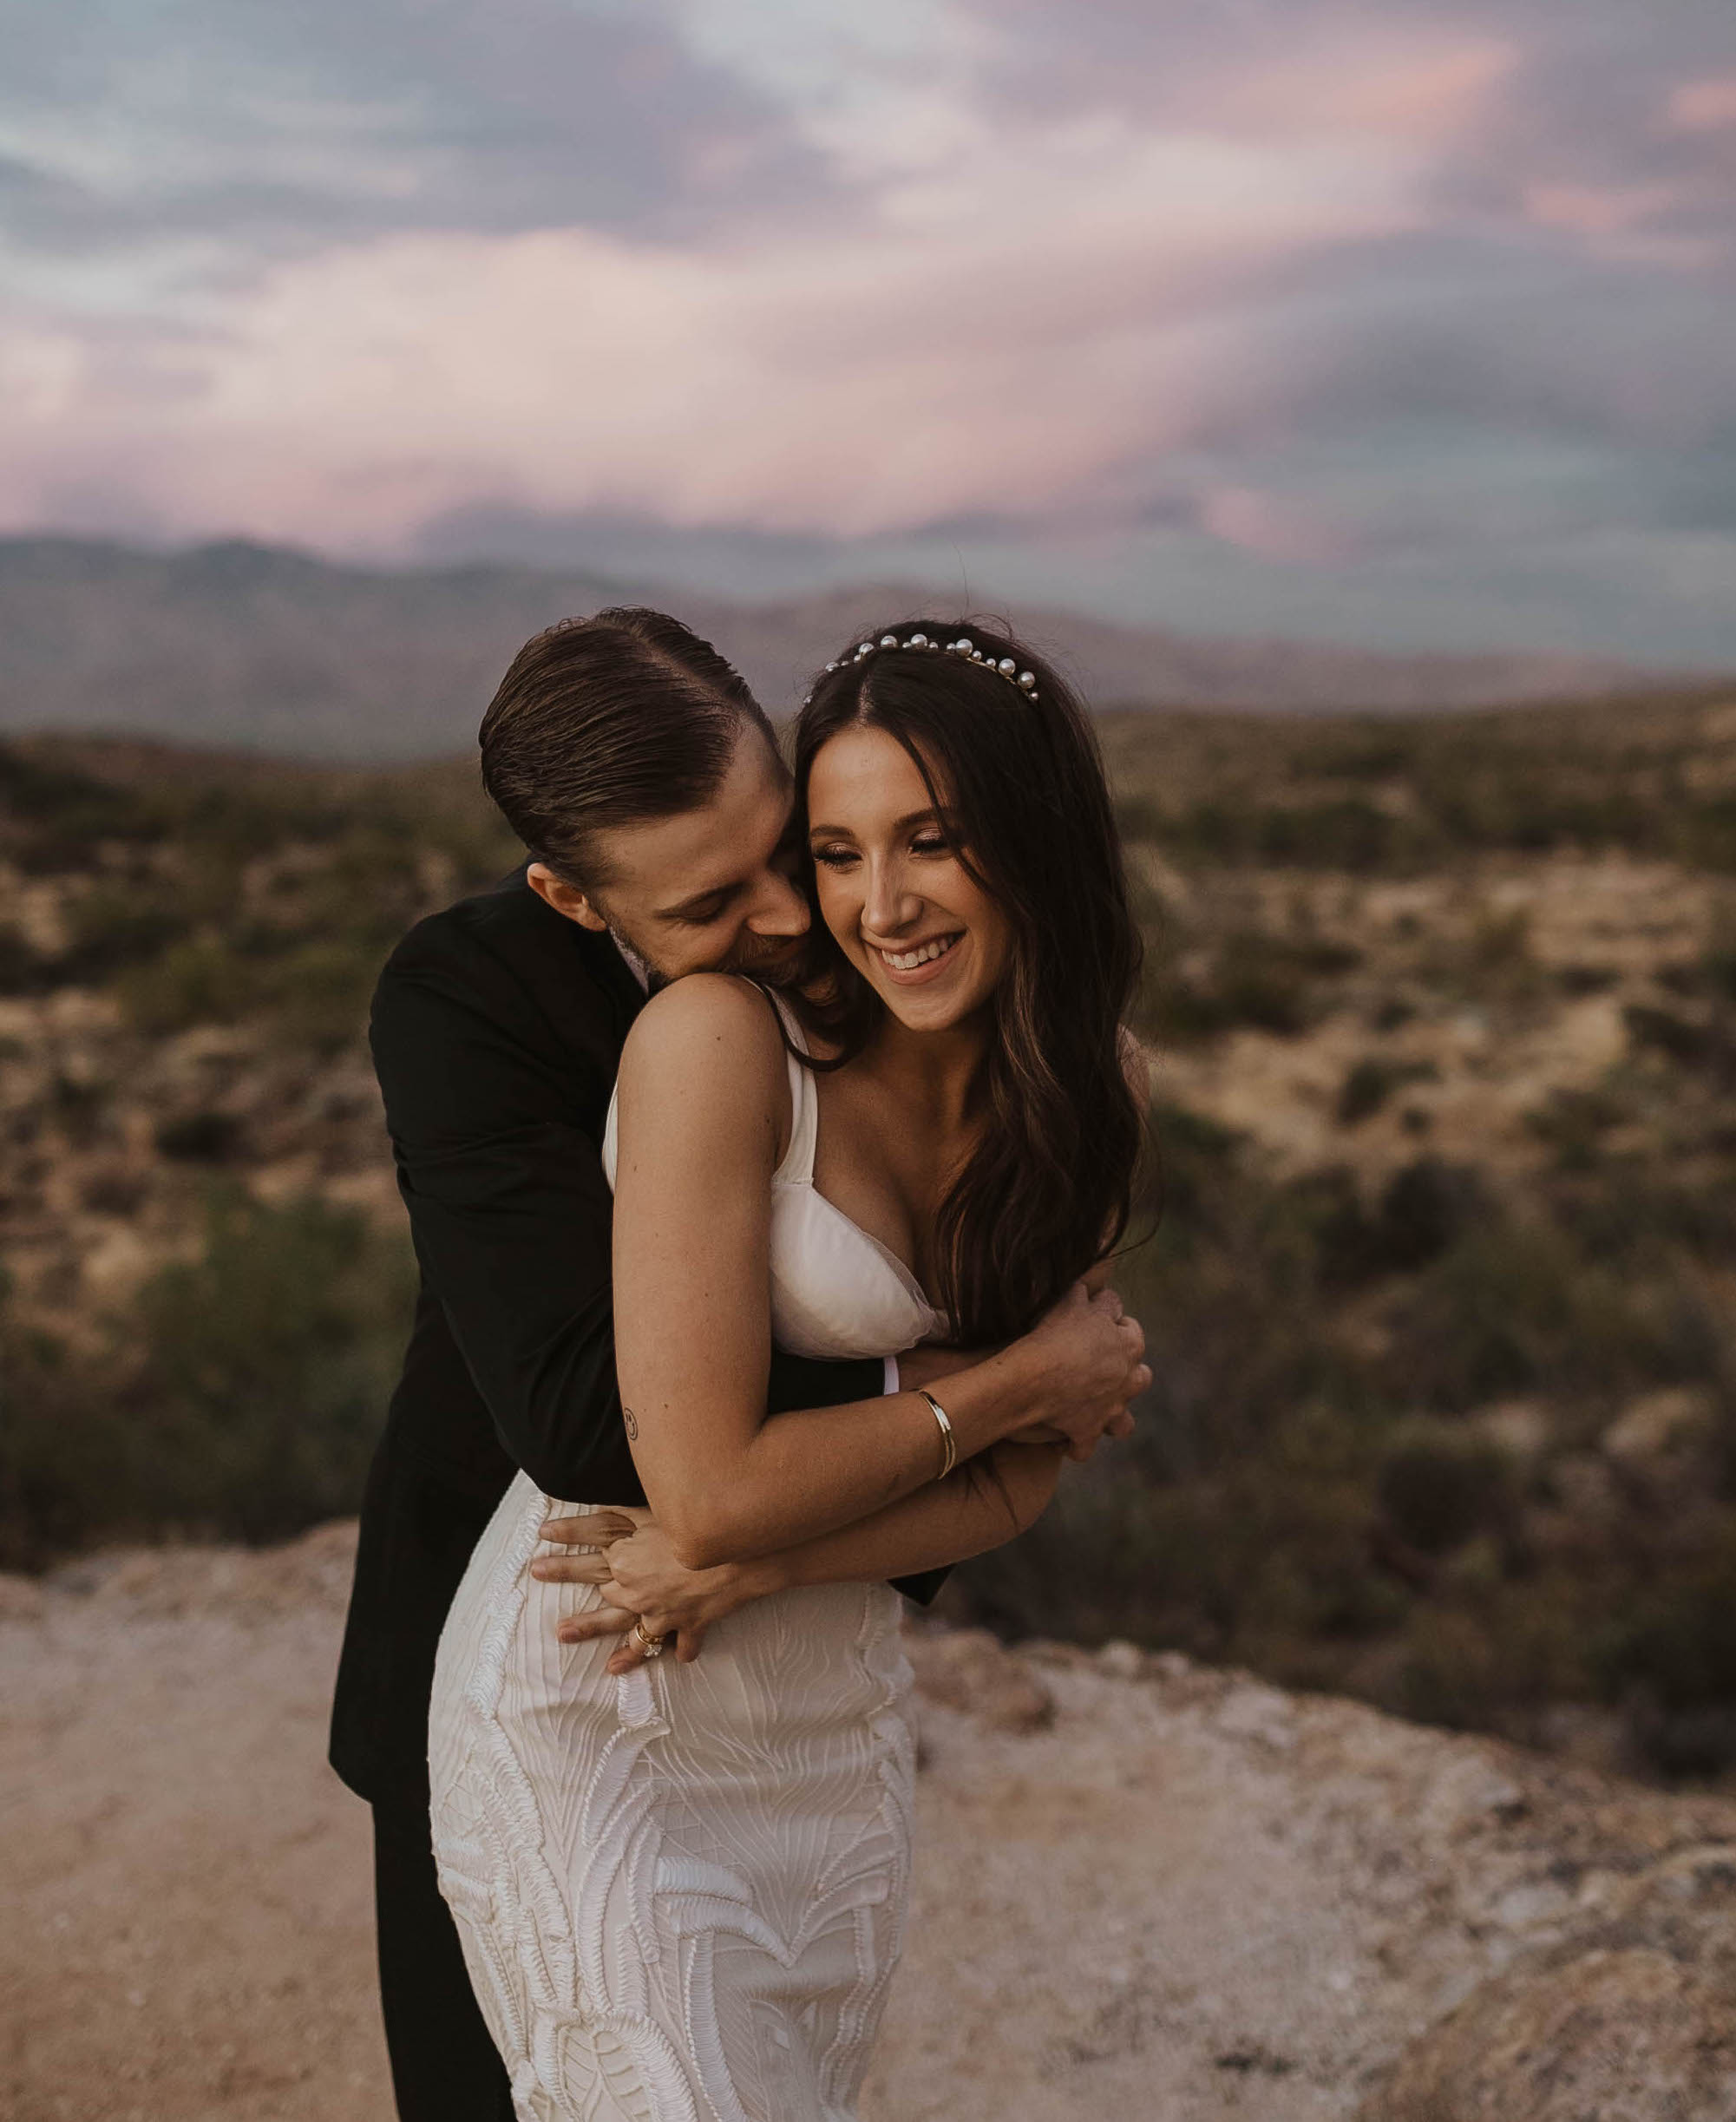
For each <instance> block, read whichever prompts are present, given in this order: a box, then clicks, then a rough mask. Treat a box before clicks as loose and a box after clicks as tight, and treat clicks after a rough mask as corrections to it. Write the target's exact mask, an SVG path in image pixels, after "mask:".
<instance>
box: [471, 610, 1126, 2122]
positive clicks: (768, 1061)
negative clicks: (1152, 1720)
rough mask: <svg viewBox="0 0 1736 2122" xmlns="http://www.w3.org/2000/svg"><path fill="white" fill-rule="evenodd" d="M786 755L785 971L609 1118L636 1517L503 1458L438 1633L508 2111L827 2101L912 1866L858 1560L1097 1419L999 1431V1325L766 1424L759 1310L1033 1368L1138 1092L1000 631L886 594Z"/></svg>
mask: <svg viewBox="0 0 1736 2122" xmlns="http://www.w3.org/2000/svg"><path fill="white" fill-rule="evenodd" d="M796 787H797V802H798V807H799V811H800V815H801V819H802V826H803V828H804V830H805V834H806V843H805V855H806V858H807V866H808V869H809V880H810V887H811V891H812V894H813V896H814V899H815V901H816V906H817V910H818V913H819V914H820V916H821V923H820V924H819V925H816V933H815V939H814V949H813V951H812V953H810V963H809V966H808V968H807V972H806V974H805V976H804V977H803V978H802V980H801V981H800V982H799V984H797V985H796V986H795V987H793V988H792V989H791V991H790V992H789V993H787V994H772V993H769V992H767V991H765V990H763V989H760V988H757V987H756V986H753V985H751V984H750V983H749V982H748V981H746V980H744V979H737V978H735V977H732V976H729V975H724V974H698V975H694V976H691V977H690V978H688V979H684V980H681V981H678V982H677V983H676V984H675V985H674V986H671V987H668V988H666V989H665V990H664V991H663V992H661V993H659V994H658V995H656V996H654V997H653V998H652V1001H651V1002H650V1003H649V1004H648V1005H646V1007H645V1010H644V1011H643V1012H642V1013H641V1014H640V1016H639V1019H638V1021H637V1023H636V1024H635V1025H634V1027H633V1029H632V1033H631V1034H630V1036H629V1038H628V1039H627V1043H626V1051H625V1054H624V1056H623V1059H622V1063H621V1070H620V1076H619V1083H618V1085H617V1089H616V1094H615V1102H614V1104H613V1106H612V1107H611V1110H610V1117H609V1130H608V1135H607V1137H606V1142H605V1146H604V1161H605V1167H606V1169H607V1170H608V1172H609V1175H610V1177H611V1180H612V1182H613V1185H614V1187H615V1193H616V1201H615V1227H614V1287H615V1332H616V1353H617V1364H618V1368H619V1379H620V1387H621V1397H622V1400H623V1403H624V1404H625V1405H626V1409H627V1413H626V1422H627V1425H628V1430H629V1434H630V1438H631V1441H632V1451H633V1457H634V1460H635V1463H636V1464H637V1467H638V1469H639V1473H640V1475H641V1477H642V1479H643V1483H644V1487H645V1494H646V1496H647V1497H649V1498H650V1501H651V1505H652V1512H651V1515H650V1518H649V1519H647V1517H646V1515H645V1513H635V1512H619V1513H610V1512H605V1511H601V1510H599V1506H601V1505H604V1504H606V1501H607V1499H606V1498H593V1499H588V1500H587V1502H586V1503H584V1504H580V1503H568V1502H556V1501H555V1500H554V1499H551V1498H547V1497H544V1496H542V1495H541V1494H540V1492H539V1491H537V1490H535V1488H534V1485H533V1484H532V1483H530V1482H529V1480H528V1479H527V1477H524V1476H522V1475H521V1476H520V1477H519V1478H518V1480H517V1481H516V1482H515V1483H514V1484H513V1486H512V1488H511V1489H510V1490H508V1494H507V1496H506V1497H505V1499H504V1500H503V1502H502V1503H501V1507H500V1509H499V1510H498V1511H497V1512H496V1514H495V1519H494V1520H493V1522H492V1523H491V1524H490V1526H489V1528H488V1531H487V1532H486V1533H485V1535H484V1536H483V1538H482V1540H481V1542H480V1543H479V1545H478V1547H477V1549H476V1552H475V1555H474V1557H473V1559H472V1562H471V1564H470V1568H469V1570H468V1575H466V1577H465V1580H464V1583H463V1585H462V1588H461V1589H460V1591H459V1594H458V1596H457V1599H456V1601H455V1604H454V1606H453V1608H452V1612H451V1616H450V1618H449V1621H448V1623H447V1627H446V1631H445V1634H444V1635H443V1637H442V1642H441V1649H440V1659H439V1664H438V1667H437V1669H436V1678H435V1690H434V1701H433V1710H432V1717H431V1722H430V1766H431V1771H432V1783H433V1825H434V1840H435V1849H436V1856H437V1858H438V1860H439V1864H440V1870H441V1883H442V1891H443V1892H444V1894H445V1896H446V1898H447V1900H448V1901H449V1903H450V1904H451V1907H452V1909H453V1912H454V1914H455V1917H456V1919H457V1922H458V1927H459V1931H460V1934H461V1936H462V1940H463V1942H464V1949H465V1955H466V1960H467V1963H468V1967H469V1969H470V1973H471V1976H472V1980H473V1981H474V1982H475V1988H476V1990H477V1994H478V1996H479V1999H480V2001H481V2006H482V2009H483V2011H484V2014H485V2015H486V2016H487V2018H488V2022H489V2026H490V2028H491V2030H492V2032H493V2034H494V2035H495V2040H496V2042H497V2043H498V2045H499V2047H500V2048H501V2053H502V2055H503V2057H504V2058H505V2060H506V2062H507V2066H508V2070H509V2072H510V2073H511V2076H512V2085H513V2093H514V2101H515V2103H516V2106H517V2108H518V2112H519V2113H520V2114H521V2116H522V2117H524V2118H526V2122H532V2119H534V2122H849V2118H851V2117H852V2116H853V2115H854V2114H855V2099H856V2095H857V2091H858V2088H859V2086H860V2084H861V2078H862V2074H863V2073H864V2071H865V2069H866V2066H867V2064H868V2057H869V2053H870V2050H871V2047H872V2044H873V2040H874V2037H875V2030H876V2027H877V2025H878V2022H879V2019H880V2015H881V2009H882V2007H883V2005H884V2002H885V1998H886V1992H887V1986H888V1981H889V1980H890V1978H891V1975H892V1973H893V1970H894V1966H895V1964H896V1962H897V1959H898V1955H899V1950H900V1947H901V1941H902V1933H903V1926H904V1917H905V1909H906V1903H907V1888H908V1865H909V1848H910V1813H911V1795H912V1776H913V1750H912V1745H911V1738H910V1731H909V1726H908V1724H907V1717H906V1711H905V1693H906V1689H907V1683H908V1671H907V1666H906V1664H905V1661H904V1659H903V1656H902V1654H901V1650H900V1647H899V1600H898V1597H897V1595H896V1594H895V1593H894V1591H893V1590H892V1589H891V1588H890V1586H889V1585H888V1583H887V1582H886V1579H887V1578H888V1577H889V1576H905V1575H914V1574H915V1573H918V1572H920V1571H924V1570H928V1569H934V1568H937V1567H940V1566H943V1565H945V1564H947V1563H950V1562H957V1561H960V1560H961V1559H963V1558H964V1557H966V1556H968V1555H973V1554H977V1553H979V1552H981V1551H982V1550H984V1549H987V1548H990V1547H993V1546H996V1545H998V1544H999V1543H1000V1542H1003V1541H1005V1540H1006V1539H1008V1538H1010V1537H1012V1536H1013V1535H1014V1534H1015V1533H1017V1532H1019V1531H1020V1530H1022V1529H1024V1528H1025V1527H1026V1526H1028V1525H1029V1524H1030V1523H1032V1522H1033V1521H1034V1519H1035V1518H1036V1517H1037V1516H1038V1514H1039V1513H1040V1512H1041V1511H1042V1510H1043V1509H1044V1508H1045V1505H1046V1504H1047V1503H1048V1501H1049V1498H1050V1497H1051V1494H1052V1493H1053V1490H1054V1487H1055V1483H1056V1481H1057V1479H1058V1476H1059V1472H1060V1467H1061V1463H1062V1461H1063V1459H1064V1458H1065V1457H1066V1456H1067V1454H1068V1451H1070V1450H1071V1451H1072V1452H1073V1453H1074V1455H1075V1456H1087V1455H1088V1452H1089V1449H1090V1443H1089V1441H1087V1442H1085V1443H1084V1444H1080V1443H1078V1442H1075V1443H1072V1444H1069V1442H1068V1441H1067V1440H1066V1439H1065V1438H1058V1437H1057V1433H1056V1432H1055V1431H1047V1430H1042V1429H1040V1428H1036V1427H1032V1426H1027V1427H1026V1428H1025V1429H1024V1430H1022V1431H1012V1430H1010V1429H1009V1427H1008V1422H1007V1418H1006V1413H1005V1411H1004V1410H1005V1407H1006V1398H1007V1396H1006V1366H1007V1365H1009V1363H1010V1362H1011V1361H1012V1353H1011V1352H1008V1353H1006V1354H990V1355H987V1356H986V1357H970V1356H964V1355H961V1356H960V1359H959V1363H960V1367H959V1369H958V1370H957V1371H956V1372H954V1373H953V1375H951V1376H950V1377H947V1378H946V1379H942V1380H936V1381H935V1382H936V1383H938V1384H939V1385H940V1392H936V1393H926V1392H925V1393H921V1394H920V1395H919V1394H912V1395H910V1396H908V1397H909V1398H910V1402H911V1406H912V1410H913V1415H912V1419H913V1423H915V1422H920V1424H923V1425H925V1426H924V1429H923V1430H922V1431H921V1432H920V1435H921V1436H926V1438H927V1442H926V1444H924V1443H921V1442H920V1438H919V1436H918V1434H917V1433H916V1432H914V1431H913V1432H912V1433H911V1434H908V1435H895V1434H894V1433H893V1432H892V1431H890V1430H888V1431H886V1432H885V1433H883V1434H881V1435H877V1436H876V1437H875V1438H872V1439H868V1440H864V1439H863V1438H861V1436H859V1435H858V1436H852V1435H849V1434H846V1433H842V1431H837V1433H832V1431H828V1429H827V1422H828V1418H827V1417H826V1416H825V1415H824V1414H823V1413H821V1414H816V1415H814V1416H811V1417H802V1416H798V1417H789V1418H779V1419H777V1420H775V1421H766V1420H765V1419H764V1418H763V1414H761V1413H760V1412H759V1411H761V1410H763V1406H764V1403H765V1378H766V1369H767V1364H768V1360H769V1355H770V1345H771V1341H772V1338H773V1337H774V1336H775V1337H776V1341H777V1343H778V1345H779V1346H782V1347H783V1348H786V1349H788V1350H789V1351H791V1352H795V1353H798V1354H806V1355H811V1356H822V1357H843V1356H863V1355H887V1356H892V1355H896V1354H898V1353H899V1352H902V1351H905V1350H907V1349H910V1348H912V1347H914V1346H915V1345H916V1344H918V1343H919V1342H927V1343H934V1342H951V1343H955V1344H957V1345H958V1346H960V1347H961V1348H969V1349H979V1350H980V1349H985V1348H987V1349H999V1347H1001V1346H1002V1345H1003V1344H1006V1343H1009V1342H1014V1341H1017V1342H1018V1343H1019V1351H1020V1352H1022V1353H1021V1358H1020V1359H1021V1360H1023V1361H1025V1362H1026V1363H1027V1364H1032V1365H1033V1366H1034V1368H1033V1370H1032V1375H1033V1377H1040V1372H1041V1366H1042V1351H1043V1346H1044V1335H1045V1330H1051V1331H1052V1322H1054V1321H1055V1320H1058V1319H1059V1318H1062V1317H1064V1316H1065V1313H1066V1311H1067V1308H1068V1307H1071V1306H1077V1305H1081V1304H1084V1303H1085V1302H1086V1301H1087V1296H1086V1294H1085V1291H1084V1288H1082V1287H1080V1285H1082V1284H1088V1285H1090V1286H1091V1287H1097V1286H1100V1285H1101V1282H1102V1280H1103V1279H1104V1274H1105V1273H1106V1260H1107V1255H1108V1254H1109V1253H1110V1250H1111V1248H1113V1247H1114V1245H1115V1244H1116V1243H1117V1241H1118V1239H1119V1237H1120V1235H1121V1234H1122V1230H1123V1226H1124V1223H1125V1221H1126V1216H1127V1208H1128V1198H1129V1192H1130V1182H1131V1177H1132V1171H1133V1165H1134V1162H1135V1157H1136V1155H1137V1149H1138V1144H1139V1139H1140V1122H1141V1111H1140V1108H1141V1102H1142V1099H1141V1092H1140V1090H1139V1088H1138V1086H1137V1081H1130V1074H1131V1075H1133V1076H1135V1077H1137V1062H1136V1064H1134V1066H1133V1067H1132V1068H1131V1069H1130V1060H1129V1057H1130V1054H1131V1055H1136V1056H1137V1050H1136V1049H1133V1048H1132V1047H1131V1045H1130V1041H1129V1040H1128V1039H1127V1038H1126V1035H1125V1034H1124V1033H1123V1030H1122V1022H1121V1020H1122V1017H1123V1012H1124V1011H1125V1008H1126V1005H1127V1002H1128V999H1129V996H1130V989H1131V985H1132V981H1133V978H1134V973H1135V971H1136V967H1137V936H1136V932H1135V930H1134V928H1133V925H1132V922H1131V920H1130V914H1129V912H1128V907H1127V900H1126V894H1125V889H1124V886H1123V877H1122V871H1121V864H1120V855H1119V850H1118V847H1117V842H1116V837H1115V832H1114V827H1113V823H1112V819H1111V814H1110V804H1109V800H1108V796H1107V793H1106V790H1105V788H1104V777H1103V771H1102V766H1101V763H1100V760H1099V757H1098V755H1097V748H1096V744H1095V741H1094V738H1093V737H1092V734H1091V727H1090V724H1089V722H1088V720H1087V718H1086V717H1085V715H1084V711H1083V710H1082V708H1081V707H1080V705H1079V704H1078V701H1077V700H1076V699H1075V698H1073V696H1072V695H1071V692H1070V691H1069V690H1068V689H1067V687H1066V686H1065V684H1064V683H1063V681H1062V680H1061V679H1060V678H1058V676H1057V675H1056V674H1055V672H1054V671H1052V670H1051V669H1049V668H1048V667H1047V666H1046V665H1045V664H1044V663H1042V662H1041V661H1040V660H1038V658H1035V657H1033V656H1032V655H1030V654H1029V653H1028V652H1025V651H1023V650H1021V649H1020V648H1019V646H1018V645H1017V644H1016V643H1014V642H1012V641H1011V640H1010V639H1006V638H1005V637H1004V636H1001V635H999V634H997V633H993V632H990V631H988V630H985V629H983V628H980V627H978V628H976V629H973V630H972V631H971V632H969V633H968V634H966V632H965V630H964V629H962V628H953V629H950V630H948V631H947V632H945V633H944V634H941V635H939V636H935V635H933V634H932V633H931V632H930V630H929V629H927V627H924V626H921V625H909V624H907V625H898V626H895V627H893V628H891V629H888V630H887V631H885V632H881V633H880V634H878V635H875V636H870V637H868V638H866V639H864V640H863V641H861V643H860V644H853V645H852V646H851V648H850V649H849V650H848V651H847V652H846V653H845V654H844V656H843V657H842V658H840V659H839V660H838V661H836V662H835V663H832V664H829V665H827V667H826V670H825V671H824V672H822V675H821V677H820V678H819V680H818V682H817V684H816V687H815V690H814V691H813V693H812V695H811V696H810V698H809V701H808V702H807V704H806V705H805V707H804V709H803V711H802V716H801V718H800V721H799V723H798V724H797V737H796ZM1045 1322H1049V1326H1048V1327H1047V1328H1046V1329H1045ZM1020 1337H1023V1338H1022V1339H1021V1338H1020ZM1134 1354H1135V1358H1136V1359H1137V1349H1136V1350H1135V1352H1134ZM1031 1405H1032V1406H1033V1407H1034V1406H1035V1405H1038V1401H1037V1400H1036V1399H1033V1400H1032V1403H1031ZM832 1427H833V1431H836V1424H835V1421H834V1422H833V1425H832ZM581 1512H582V1513H583V1514H584V1515H579V1514H580V1513H581ZM551 1519H552V1520H553V1521H554V1522H552V1523H548V1524H547V1526H546V1525H545V1521H549V1520H551ZM575 1520H576V1522H575ZM545 1530H546V1531H547V1533H548V1534H550V1535H551V1536H554V1537H557V1538H559V1539H560V1540H562V1541H564V1542H573V1543H577V1544H580V1545H582V1546H584V1547H585V1548H586V1549H590V1550H593V1551H592V1552H589V1553H587V1554H586V1555H583V1556H581V1557H579V1558H571V1557H569V1558H548V1557H547V1556H545V1557H544V1558H542V1559H538V1542H539V1539H540V1537H541V1536H543V1535H544V1533H545ZM575 1560H576V1561H577V1562H579V1564H580V1569H578V1570H577V1571H575V1569H573V1562H574V1561H575ZM575 1574H582V1575H584V1576H586V1578H588V1579H589V1583H588V1585H586V1584H581V1585H580V1586H579V1588H576V1589H574V1588H573V1585H572V1578H573V1575H575ZM563 1578H564V1579H565V1580H566V1581H565V1582H560V1581H559V1580H560V1579H563ZM557 1626H558V1634H557ZM671 1636H673V1637H674V1638H675V1645H676V1654H675V1656H674V1657H673V1658H671V1659H667V1660H665V1659H664V1658H663V1657H662V1655H661V1654H662V1653H663V1651H664V1648H665V1642H666V1641H667V1640H668V1639H669V1638H670V1637H671ZM702 1639H703V1641H704V1651H703V1655H697V1654H698V1652H699V1649H700V1644H701V1641H702Z"/></svg>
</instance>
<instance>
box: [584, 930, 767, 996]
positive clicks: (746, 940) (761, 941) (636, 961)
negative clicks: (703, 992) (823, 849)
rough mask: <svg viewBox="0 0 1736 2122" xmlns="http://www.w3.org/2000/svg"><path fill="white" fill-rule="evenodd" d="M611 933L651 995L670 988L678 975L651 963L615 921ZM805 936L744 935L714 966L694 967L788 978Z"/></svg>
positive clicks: (628, 964)
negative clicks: (615, 924) (661, 988)
mask: <svg viewBox="0 0 1736 2122" xmlns="http://www.w3.org/2000/svg"><path fill="white" fill-rule="evenodd" d="M609 936H610V939H611V940H612V941H613V944H614V946H615V948H616V949H617V950H618V951H619V953H620V954H621V956H622V958H623V959H625V960H626V966H627V970H628V971H629V972H630V973H632V976H633V978H634V979H636V980H637V981H638V982H639V986H641V987H643V988H644V990H645V992H646V994H648V995H654V994H655V993H656V992H658V989H659V988H660V987H667V986H668V985H669V983H670V981H671V979H674V978H675V977H676V976H675V975H674V974H672V973H665V972H664V971H663V970H662V968H661V967H660V966H657V965H655V964H653V963H652V960H651V959H649V958H648V957H647V956H646V955H645V953H644V952H643V951H642V950H640V949H639V946H638V945H637V944H636V943H634V942H633V941H632V939H631V938H630V937H629V936H626V935H625V934H623V933H622V932H621V931H620V930H619V928H617V927H614V926H613V923H612V924H611V925H610V928H609ZM802 942H803V939H802V937H800V936H796V937H789V936H756V935H744V936H742V937H740V938H738V939H737V944H736V947H735V948H734V949H733V950H732V951H730V953H729V955H728V956H727V957H726V958H724V959H722V960H721V962H720V963H718V964H717V965H715V966H693V967H691V970H692V971H693V972H696V973H698V972H706V973H745V974H746V975H747V976H748V978H749V979H762V978H764V979H774V980H776V979H777V978H778V976H780V975H782V976H783V977H784V978H785V979H787V978H788V977H789V975H790V974H791V973H794V972H795V971H796V967H797V966H798V965H799V963H800V962H801V956H802Z"/></svg>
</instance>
